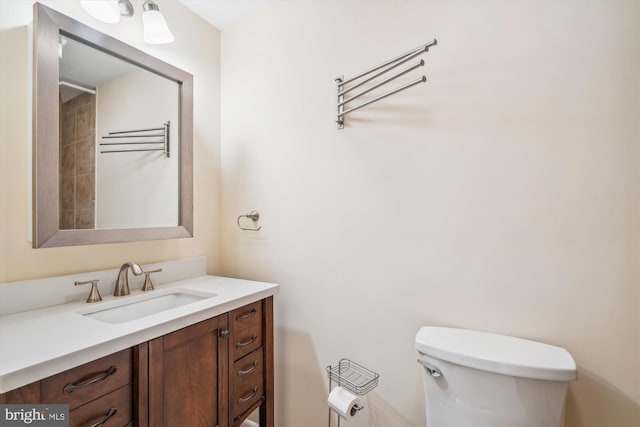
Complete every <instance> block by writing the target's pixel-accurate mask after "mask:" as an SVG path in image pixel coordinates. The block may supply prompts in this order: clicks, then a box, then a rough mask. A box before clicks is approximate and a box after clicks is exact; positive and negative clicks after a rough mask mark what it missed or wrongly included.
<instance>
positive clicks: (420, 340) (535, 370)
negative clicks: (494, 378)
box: [416, 326, 576, 381]
mask: <svg viewBox="0 0 640 427" xmlns="http://www.w3.org/2000/svg"><path fill="white" fill-rule="evenodd" d="M416 350H418V352H420V353H423V354H426V355H428V356H431V357H434V358H436V359H441V360H445V361H447V362H451V363H455V364H458V365H463V366H467V367H470V368H474V369H480V370H483V371H488V372H494V373H496V374H503V375H510V376H514V377H521V378H534V379H539V380H552V381H572V380H575V379H576V364H575V362H574V360H573V357H571V354H569V352H568V351H567V350H565V349H564V348H561V347H556V346H553V345H549V344H543V343H539V342H535V341H529V340H525V339H522V338H516V337H510V336H506V335H499V334H493V333H489V332H481V331H471V330H467V329H455V328H443V327H433V326H425V327H423V328H421V329H420V330H419V331H418V334H417V335H416Z"/></svg>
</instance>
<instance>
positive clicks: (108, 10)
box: [80, 0, 120, 24]
mask: <svg viewBox="0 0 640 427" xmlns="http://www.w3.org/2000/svg"><path fill="white" fill-rule="evenodd" d="M80 4H81V5H82V8H83V9H84V10H85V11H86V12H87V13H88V14H89V15H91V16H93V17H94V18H96V19H98V20H100V21H102V22H106V23H108V24H115V23H116V22H118V21H120V7H119V6H118V0H81V1H80Z"/></svg>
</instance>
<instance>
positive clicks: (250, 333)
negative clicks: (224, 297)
mask: <svg viewBox="0 0 640 427" xmlns="http://www.w3.org/2000/svg"><path fill="white" fill-rule="evenodd" d="M229 316H230V323H231V342H230V343H229V344H230V345H231V354H232V360H238V359H239V358H241V357H242V356H244V355H246V354H249V353H251V352H252V351H253V350H255V349H257V348H258V347H260V346H261V345H262V301H257V302H255V303H253V304H249V305H245V306H244V307H240V308H238V309H236V310H233V311H232V312H231V313H230V315H229Z"/></svg>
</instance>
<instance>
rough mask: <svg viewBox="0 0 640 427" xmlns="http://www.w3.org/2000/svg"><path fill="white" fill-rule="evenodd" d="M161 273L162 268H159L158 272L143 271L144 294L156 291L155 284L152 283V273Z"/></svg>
mask: <svg viewBox="0 0 640 427" xmlns="http://www.w3.org/2000/svg"><path fill="white" fill-rule="evenodd" d="M161 271H162V269H161V268H158V269H157V270H151V271H143V273H144V285H142V292H147V291H152V290H153V289H154V288H153V283H152V282H151V273H159V272H161Z"/></svg>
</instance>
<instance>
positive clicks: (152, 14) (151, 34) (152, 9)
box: [142, 0, 173, 44]
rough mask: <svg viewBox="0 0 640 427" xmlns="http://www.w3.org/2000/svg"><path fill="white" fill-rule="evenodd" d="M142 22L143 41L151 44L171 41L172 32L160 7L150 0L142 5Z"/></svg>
mask: <svg viewBox="0 0 640 427" xmlns="http://www.w3.org/2000/svg"><path fill="white" fill-rule="evenodd" d="M142 9H143V10H144V12H142V24H143V25H144V36H143V38H144V41H145V42H147V43H151V44H164V43H171V42H172V41H173V34H171V30H170V29H169V27H168V26H167V21H165V19H164V15H163V14H162V13H161V12H160V8H158V5H157V4H155V2H153V1H152V0H146V1H145V2H144V4H143V5H142Z"/></svg>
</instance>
